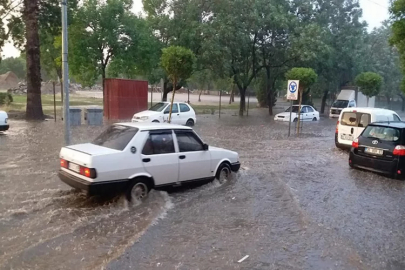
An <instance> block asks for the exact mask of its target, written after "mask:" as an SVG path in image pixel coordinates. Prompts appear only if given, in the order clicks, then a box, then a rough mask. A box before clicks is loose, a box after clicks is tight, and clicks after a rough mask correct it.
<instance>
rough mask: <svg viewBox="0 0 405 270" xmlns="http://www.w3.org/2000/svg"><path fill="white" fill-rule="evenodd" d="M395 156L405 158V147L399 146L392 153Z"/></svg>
mask: <svg viewBox="0 0 405 270" xmlns="http://www.w3.org/2000/svg"><path fill="white" fill-rule="evenodd" d="M392 154H393V155H394V156H405V146H403V145H397V146H396V147H395V148H394V152H392Z"/></svg>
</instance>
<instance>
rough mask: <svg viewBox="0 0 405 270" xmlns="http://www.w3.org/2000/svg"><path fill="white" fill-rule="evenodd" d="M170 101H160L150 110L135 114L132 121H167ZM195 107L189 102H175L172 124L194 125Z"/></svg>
mask: <svg viewBox="0 0 405 270" xmlns="http://www.w3.org/2000/svg"><path fill="white" fill-rule="evenodd" d="M169 112H170V102H159V103H156V104H155V105H153V106H152V107H151V108H150V109H149V110H147V111H143V112H139V113H136V114H134V116H133V117H132V122H146V123H165V122H167V121H168V119H169ZM196 121H197V118H196V116H195V111H194V109H193V108H192V107H191V106H190V105H189V104H187V103H182V102H174V103H173V109H172V119H171V124H176V125H185V126H189V127H192V126H194V124H195V123H196Z"/></svg>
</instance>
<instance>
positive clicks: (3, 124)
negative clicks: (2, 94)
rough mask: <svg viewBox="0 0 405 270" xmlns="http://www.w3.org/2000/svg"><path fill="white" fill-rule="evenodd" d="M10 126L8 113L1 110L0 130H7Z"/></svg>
mask: <svg viewBox="0 0 405 270" xmlns="http://www.w3.org/2000/svg"><path fill="white" fill-rule="evenodd" d="M9 128H10V126H9V124H8V115H7V113H6V112H5V111H0V131H7V130H8V129H9Z"/></svg>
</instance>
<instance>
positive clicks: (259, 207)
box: [0, 110, 405, 269]
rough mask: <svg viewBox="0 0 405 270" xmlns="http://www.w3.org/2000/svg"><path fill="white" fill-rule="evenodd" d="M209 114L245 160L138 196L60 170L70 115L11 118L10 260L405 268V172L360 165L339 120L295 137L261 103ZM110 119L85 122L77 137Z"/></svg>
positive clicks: (3, 258)
mask: <svg viewBox="0 0 405 270" xmlns="http://www.w3.org/2000/svg"><path fill="white" fill-rule="evenodd" d="M198 120H199V121H198V126H197V127H196V128H195V129H196V130H197V132H198V133H199V134H200V135H201V137H202V138H203V139H204V140H205V141H206V142H207V143H208V144H211V145H215V146H219V147H224V148H228V149H232V150H235V151H238V152H239V154H240V158H241V162H242V167H243V168H242V170H241V171H240V172H239V173H238V174H237V175H235V177H234V179H233V180H232V181H230V182H228V183H225V184H223V185H220V184H219V183H217V182H213V183H209V184H207V185H203V186H200V187H196V188H193V189H177V190H174V191H170V192H169V193H167V192H165V191H153V192H152V193H151V194H150V197H149V198H148V200H147V201H146V202H145V203H144V204H142V205H139V206H134V205H130V204H128V203H127V202H126V201H125V200H124V199H123V198H122V197H115V198H110V199H105V198H104V199H100V198H87V197H85V196H84V195H82V194H81V193H77V192H75V191H72V190H71V189H70V188H69V187H68V186H66V185H65V184H63V183H62V182H60V181H59V179H58V178H57V176H56V173H57V170H58V167H59V160H58V152H59V150H60V147H61V145H62V143H63V134H62V125H61V124H60V123H56V124H55V123H53V122H44V123H26V122H22V121H21V122H18V121H14V122H12V123H11V124H12V128H11V130H10V131H9V132H7V133H6V134H5V135H0V193H1V200H0V243H1V245H0V265H1V267H0V268H1V269H28V268H29V269H72V268H77V269H100V268H104V269H405V255H404V254H405V245H404V242H405V233H404V232H405V215H404V207H403V205H405V197H404V195H405V194H404V192H405V182H401V181H397V180H392V179H389V178H385V177H382V176H378V175H375V174H372V173H368V172H362V171H354V170H350V169H349V167H348V164H347V161H348V154H347V152H344V151H340V150H337V149H335V146H334V141H333V138H334V130H335V124H336V120H329V119H321V121H320V122H319V123H312V122H311V123H304V127H303V134H302V136H301V137H300V138H291V139H288V138H287V128H288V124H287V123H274V122H273V121H272V120H271V119H269V118H268V117H266V112H265V111H261V110H254V111H252V112H251V116H249V117H248V118H242V119H240V118H238V117H234V116H231V115H229V114H228V115H224V116H222V117H221V119H218V118H216V117H215V116H200V117H199V119H198ZM101 130H102V128H99V127H97V128H87V127H86V126H82V127H79V128H74V131H73V134H72V138H73V142H74V143H78V142H85V141H89V140H90V139H92V138H94V137H95V136H96V135H97V134H98V133H99V132H100V131H101ZM246 255H248V256H249V257H247V258H246V259H245V260H244V261H243V262H241V263H238V261H239V260H240V259H242V258H244V257H245V256H246Z"/></svg>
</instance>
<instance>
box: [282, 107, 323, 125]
mask: <svg viewBox="0 0 405 270" xmlns="http://www.w3.org/2000/svg"><path fill="white" fill-rule="evenodd" d="M290 108H291V107H289V108H288V109H287V110H286V111H285V112H282V113H278V114H276V116H274V120H275V121H283V122H288V121H292V122H297V121H298V110H299V105H293V106H292V113H291V119H290ZM300 117H301V118H300V121H318V120H319V112H317V111H316V110H315V109H314V107H312V106H309V105H301V114H300Z"/></svg>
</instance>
